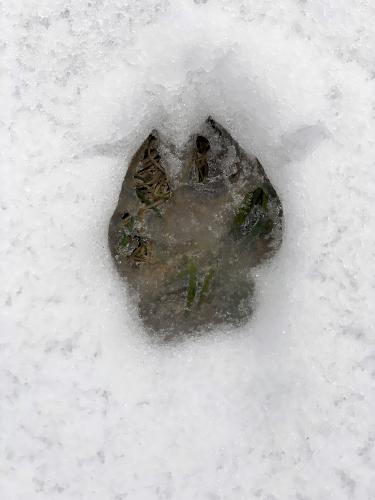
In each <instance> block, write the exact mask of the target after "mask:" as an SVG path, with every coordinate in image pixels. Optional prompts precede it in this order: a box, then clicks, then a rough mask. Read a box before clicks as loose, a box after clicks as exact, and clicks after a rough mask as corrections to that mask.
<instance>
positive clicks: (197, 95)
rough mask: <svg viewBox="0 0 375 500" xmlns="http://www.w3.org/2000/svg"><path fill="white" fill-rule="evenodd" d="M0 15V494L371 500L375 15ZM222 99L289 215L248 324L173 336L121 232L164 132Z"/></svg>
mask: <svg viewBox="0 0 375 500" xmlns="http://www.w3.org/2000/svg"><path fill="white" fill-rule="evenodd" d="M0 9H1V16H0V18H1V23H2V27H1V30H0V33H1V43H0V49H1V52H2V58H1V61H2V63H1V66H2V67H1V69H2V71H1V87H0V92H1V101H2V109H1V120H0V126H1V135H0V140H1V164H2V166H1V170H2V182H1V227H2V238H1V240H0V251H1V260H0V262H1V276H2V280H1V293H0V300H1V305H2V315H1V337H0V353H1V363H0V370H1V378H0V395H1V399H0V423H1V434H0V445H1V448H0V449H1V453H0V498H1V499H4V500H34V499H39V498H40V499H43V498H45V499H48V500H54V499H63V500H76V499H82V500H85V499H87V498H91V499H92V500H103V499H108V500H124V499H131V500H148V499H150V500H151V499H178V500H185V499H186V500H192V499H199V500H206V499H207V500H221V499H228V500H229V499H230V500H234V499H244V500H249V499H253V498H254V499H260V500H275V499H277V500H279V499H280V500H284V499H288V500H289V499H296V500H308V499H310V500H313V499H314V500H315V499H317V498H319V499H320V500H325V499H340V500H341V499H345V498H348V499H352V500H369V499H374V498H375V493H374V492H375V472H374V471H375V424H374V417H373V416H374V414H375V348H374V345H375V344H374V336H375V332H374V312H373V310H374V303H375V300H374V299H375V293H374V289H375V273H374V258H375V232H374V227H375V220H374V219H375V215H374V213H375V212H374V206H375V168H374V167H375V166H374V158H375V139H374V137H375V115H374V109H375V97H374V96H375V93H374V90H375V88H374V87H375V83H374V82H375V80H374V74H375V63H374V59H373V53H374V48H375V32H374V30H373V20H374V16H375V7H374V6H372V5H371V2H366V1H359V0H340V1H337V0H336V1H333V0H330V1H327V0H325V1H323V0H317V1H315V2H310V1H307V0H304V1H302V0H300V1H298V0H285V1H282V2H281V1H270V0H263V1H258V2H255V1H253V0H251V1H248V2H244V1H241V0H238V1H237V0H232V1H230V0H208V1H206V2H202V1H200V2H199V1H196V2H194V1H193V0H191V1H190V0H189V1H188V0H174V1H173V2H169V1H167V0H159V1H158V0H142V2H126V1H124V0H121V1H120V0H90V1H87V0H86V1H83V0H75V1H74V2H73V1H71V0H39V1H38V2H37V1H36V0H28V1H24V0H17V1H15V2H9V3H8V2H7V3H4V2H2V3H0ZM208 114H211V115H212V116H213V117H214V119H215V120H217V121H218V122H219V123H221V124H222V125H223V126H225V127H226V128H227V129H228V130H229V131H230V132H231V134H232V135H233V137H234V138H235V139H236V140H238V141H239V143H240V144H241V146H242V147H243V148H244V149H246V150H247V151H249V152H253V153H255V154H256V155H257V156H258V157H259V158H260V160H261V162H262V164H263V165H264V167H265V169H266V172H267V174H268V176H269V177H270V179H271V181H272V183H273V184H274V186H275V188H276V190H277V192H278V194H279V195H280V197H281V199H282V202H283V206H284V210H285V231H284V242H283V245H282V248H281V250H280V251H279V253H278V255H277V256H276V257H275V258H274V259H273V260H272V261H271V262H270V263H269V264H268V265H267V266H264V267H262V268H261V269H258V270H257V290H258V297H257V302H258V307H257V311H256V314H255V316H254V317H253V318H252V320H251V321H250V322H249V324H248V325H247V326H246V327H244V328H243V329H241V330H238V329H237V330H234V331H217V332H214V334H211V335H208V336H205V337H202V338H199V339H190V340H189V339H185V340H184V341H181V342H179V343H175V344H170V345H164V346H163V345H159V344H157V343H156V344H155V343H153V342H152V341H151V340H150V339H149V338H148V337H147V336H146V335H144V334H143V332H142V327H141V324H140V321H139V320H138V319H137V317H136V314H135V312H134V311H133V310H132V308H131V307H130V306H128V305H127V304H128V303H129V300H128V291H127V289H126V287H125V285H124V284H123V283H122V282H121V281H120V279H119V277H118V276H117V274H116V271H115V269H114V267H113V264H112V261H111V258H110V255H109V250H108V247H107V241H106V237H107V227H108V221H109V218H110V215H111V213H112V211H113V209H114V207H115V204H116V202H117V196H118V192H119V189H120V185H121V181H122V179H123V176H124V172H125V168H126V165H127V163H128V161H129V159H130V158H131V156H132V154H133V153H134V151H135V150H136V149H137V148H138V146H139V144H140V143H141V142H142V141H143V140H144V138H145V137H146V135H147V134H148V133H149V132H150V130H151V129H153V128H157V129H158V130H160V132H161V133H162V134H164V135H165V137H169V138H170V139H171V140H173V141H176V142H177V143H183V142H184V141H185V140H186V137H187V136H188V135H189V133H190V132H191V131H192V130H194V127H196V126H197V125H198V124H200V123H201V121H202V120H204V119H205V118H206V117H207V116H208Z"/></svg>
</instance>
